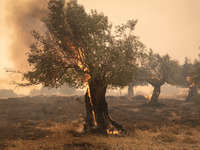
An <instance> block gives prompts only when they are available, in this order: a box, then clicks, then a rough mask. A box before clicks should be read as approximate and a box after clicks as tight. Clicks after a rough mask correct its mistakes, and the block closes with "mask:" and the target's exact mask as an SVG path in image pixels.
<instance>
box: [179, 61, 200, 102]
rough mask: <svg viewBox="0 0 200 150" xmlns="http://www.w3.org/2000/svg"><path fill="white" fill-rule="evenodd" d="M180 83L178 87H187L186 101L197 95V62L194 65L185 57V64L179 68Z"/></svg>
mask: <svg viewBox="0 0 200 150" xmlns="http://www.w3.org/2000/svg"><path fill="white" fill-rule="evenodd" d="M181 70H182V72H181V79H182V80H181V82H180V86H182V87H188V96H187V98H186V100H187V101H188V100H189V101H190V100H192V99H193V98H194V97H195V96H196V95H197V86H196V84H198V83H199V81H198V76H199V75H198V71H199V62H198V61H196V62H194V64H193V63H192V62H191V61H190V60H189V59H188V58H187V57H186V58H185V62H184V64H183V65H182V67H181Z"/></svg>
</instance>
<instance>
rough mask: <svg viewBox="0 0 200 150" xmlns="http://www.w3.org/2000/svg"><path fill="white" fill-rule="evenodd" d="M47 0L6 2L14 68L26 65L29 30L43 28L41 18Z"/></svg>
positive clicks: (30, 39) (29, 40)
mask: <svg viewBox="0 0 200 150" xmlns="http://www.w3.org/2000/svg"><path fill="white" fill-rule="evenodd" d="M46 7H47V0H43V1H38V0H26V1H25V0H20V1H15V2H14V1H9V2H8V3H7V8H8V10H9V13H8V27H9V28H11V30H12V42H11V45H10V50H9V51H10V54H11V60H12V61H13V64H14V68H15V69H19V70H23V69H25V68H24V67H27V65H25V64H27V62H26V59H25V53H26V52H27V51H28V46H29V44H30V43H31V42H32V40H33V38H32V37H31V34H30V32H31V31H32V30H33V29H34V30H37V31H38V30H39V31H41V30H43V25H42V23H41V20H40V19H41V18H42V17H44V15H45V14H46V12H47V9H46Z"/></svg>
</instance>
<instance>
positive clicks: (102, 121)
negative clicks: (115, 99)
mask: <svg viewBox="0 0 200 150" xmlns="http://www.w3.org/2000/svg"><path fill="white" fill-rule="evenodd" d="M106 88H107V86H104V85H103V84H102V83H101V82H97V81H96V82H95V81H92V82H91V81H90V82H89V87H88V90H87V92H86V94H85V103H86V112H87V116H86V124H85V130H86V131H89V132H90V131H99V132H100V133H103V134H107V135H108V134H113V135H114V134H118V135H119V134H122V132H123V128H122V126H121V125H119V124H117V123H116V122H114V121H113V120H112V119H111V118H110V116H109V114H108V106H107V102H106V99H105V94H106Z"/></svg>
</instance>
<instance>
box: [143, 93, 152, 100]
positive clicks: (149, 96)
mask: <svg viewBox="0 0 200 150" xmlns="http://www.w3.org/2000/svg"><path fill="white" fill-rule="evenodd" d="M144 97H145V98H148V99H149V100H151V97H152V94H150V95H148V96H144Z"/></svg>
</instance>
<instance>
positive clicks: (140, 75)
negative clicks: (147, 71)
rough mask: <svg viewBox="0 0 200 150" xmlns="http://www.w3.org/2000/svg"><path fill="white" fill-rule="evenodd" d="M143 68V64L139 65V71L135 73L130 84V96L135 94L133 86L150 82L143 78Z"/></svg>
mask: <svg viewBox="0 0 200 150" xmlns="http://www.w3.org/2000/svg"><path fill="white" fill-rule="evenodd" d="M143 73H144V71H143V68H142V67H141V66H138V67H137V73H136V75H134V77H133V79H132V82H131V83H129V85H128V96H129V97H132V96H134V90H133V88H134V87H136V86H139V85H142V86H143V85H147V84H148V83H147V82H146V81H145V80H144V79H143Z"/></svg>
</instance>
